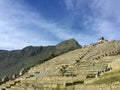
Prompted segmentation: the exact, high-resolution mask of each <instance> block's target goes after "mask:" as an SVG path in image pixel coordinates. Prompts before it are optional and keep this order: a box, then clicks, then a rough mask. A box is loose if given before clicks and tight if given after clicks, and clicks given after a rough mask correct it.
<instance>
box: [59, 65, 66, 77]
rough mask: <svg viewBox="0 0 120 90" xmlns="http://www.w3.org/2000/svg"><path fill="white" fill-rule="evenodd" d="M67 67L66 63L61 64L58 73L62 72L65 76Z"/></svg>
mask: <svg viewBox="0 0 120 90" xmlns="http://www.w3.org/2000/svg"><path fill="white" fill-rule="evenodd" d="M67 67H68V65H62V67H61V68H60V73H61V74H62V76H65V73H66V72H67V70H66V69H67Z"/></svg>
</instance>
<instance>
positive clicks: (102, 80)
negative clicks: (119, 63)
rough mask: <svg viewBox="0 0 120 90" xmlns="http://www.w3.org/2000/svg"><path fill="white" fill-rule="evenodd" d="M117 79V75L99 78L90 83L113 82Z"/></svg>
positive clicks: (118, 79) (118, 77)
mask: <svg viewBox="0 0 120 90" xmlns="http://www.w3.org/2000/svg"><path fill="white" fill-rule="evenodd" d="M117 81H120V76H119V75H117V76H112V77H109V78H104V79H100V80H97V81H95V82H93V83H92V84H109V83H113V82H117Z"/></svg>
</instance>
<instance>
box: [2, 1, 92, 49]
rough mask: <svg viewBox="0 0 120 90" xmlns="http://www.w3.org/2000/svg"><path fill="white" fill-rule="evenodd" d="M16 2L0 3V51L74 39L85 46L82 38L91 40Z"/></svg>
mask: <svg viewBox="0 0 120 90" xmlns="http://www.w3.org/2000/svg"><path fill="white" fill-rule="evenodd" d="M18 1H19V0H18ZM18 1H15V0H1V1H0V48H1V49H9V50H11V49H20V48H23V47H25V46H27V45H53V44H56V43H58V42H59V41H60V40H66V39H69V38H75V39H77V40H79V41H80V42H82V44H86V43H85V42H84V41H83V39H84V38H83V37H85V38H86V39H89V38H92V37H90V36H87V35H85V34H83V33H81V34H76V33H74V31H73V30H71V29H68V28H65V27H63V26H61V25H59V24H58V23H57V22H51V21H48V20H46V19H45V18H44V17H42V16H41V15H40V13H38V12H36V11H35V10H34V8H32V7H29V6H26V5H24V4H25V3H24V2H21V1H19V2H18ZM21 3H22V4H21ZM55 39H56V40H55ZM80 44H81V43H80Z"/></svg>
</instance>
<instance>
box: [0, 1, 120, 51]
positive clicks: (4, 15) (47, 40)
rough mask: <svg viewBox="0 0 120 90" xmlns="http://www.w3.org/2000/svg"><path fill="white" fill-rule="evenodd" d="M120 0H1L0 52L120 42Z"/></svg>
mask: <svg viewBox="0 0 120 90" xmlns="http://www.w3.org/2000/svg"><path fill="white" fill-rule="evenodd" d="M119 9H120V0H0V49H7V50H13V49H21V48H23V47H25V46H29V45H33V46H41V45H43V46H44V45H45V46H47V45H55V44H57V43H59V42H61V41H63V40H67V39H70V38H75V39H76V40H77V41H78V42H79V43H80V44H81V45H86V44H90V43H94V42H97V40H98V38H99V37H101V36H103V37H105V38H106V39H108V40H113V39H115V40H120V12H119Z"/></svg>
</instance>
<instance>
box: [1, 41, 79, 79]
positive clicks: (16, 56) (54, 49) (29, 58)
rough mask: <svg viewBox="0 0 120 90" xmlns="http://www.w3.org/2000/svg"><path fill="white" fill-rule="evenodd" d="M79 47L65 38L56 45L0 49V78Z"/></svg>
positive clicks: (75, 42)
mask: <svg viewBox="0 0 120 90" xmlns="http://www.w3.org/2000/svg"><path fill="white" fill-rule="evenodd" d="M77 48H81V46H80V45H79V44H78V43H77V41H75V40H74V39H70V40H66V41H63V42H61V43H59V44H58V45H56V46H46V47H43V46H36V47H35V46H28V47H25V48H24V49H22V50H13V51H4V50H1V51H0V78H2V77H3V76H5V75H7V76H11V75H13V74H18V73H19V71H20V70H21V69H22V68H30V67H32V66H35V65H37V64H41V63H43V62H45V61H47V60H49V59H51V58H53V57H55V56H58V55H60V54H63V53H65V52H68V51H71V50H74V49H77Z"/></svg>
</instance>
